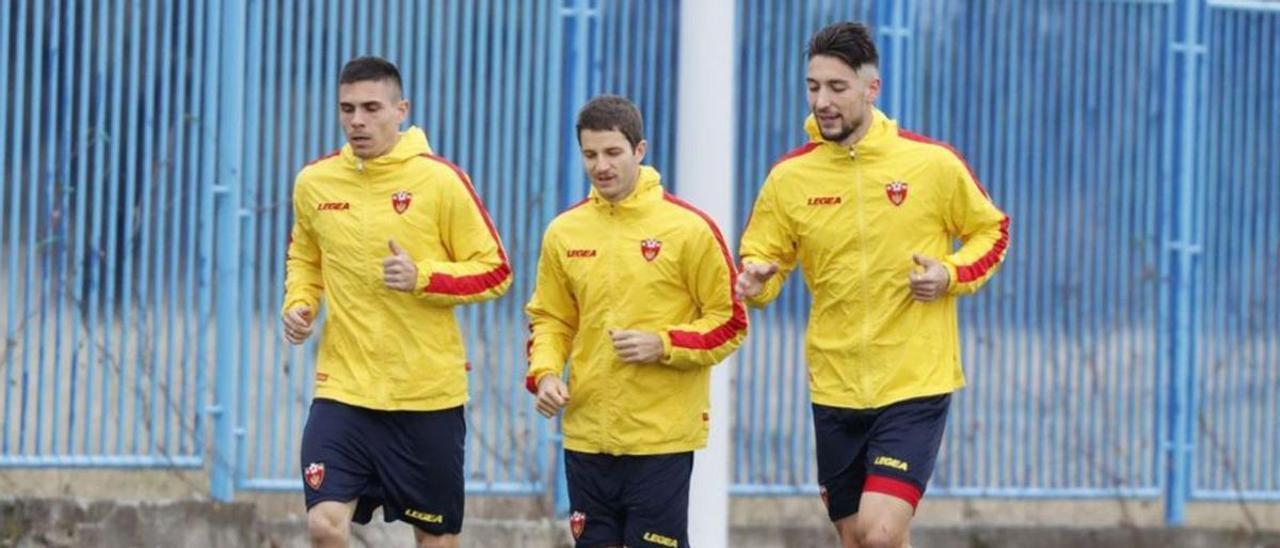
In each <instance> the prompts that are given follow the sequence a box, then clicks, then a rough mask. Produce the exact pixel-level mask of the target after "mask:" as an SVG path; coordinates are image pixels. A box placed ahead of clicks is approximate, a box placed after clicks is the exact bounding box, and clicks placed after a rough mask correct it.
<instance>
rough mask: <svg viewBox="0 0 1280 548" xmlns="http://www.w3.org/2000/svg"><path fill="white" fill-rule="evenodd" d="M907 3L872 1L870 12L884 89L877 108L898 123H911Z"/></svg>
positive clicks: (909, 23) (899, 0) (909, 34)
mask: <svg viewBox="0 0 1280 548" xmlns="http://www.w3.org/2000/svg"><path fill="white" fill-rule="evenodd" d="M909 9H910V2H903V1H901V0H875V3H874V4H872V9H871V19H872V20H871V21H870V22H869V23H870V24H871V25H872V31H873V32H874V33H875V39H876V47H877V48H878V49H879V50H880V76H881V79H882V81H883V82H884V84H883V85H884V88H883V89H882V91H881V95H880V107H881V108H882V109H883V110H884V111H885V112H886V113H887V114H888V115H889V117H890V118H895V119H897V120H898V122H899V123H902V124H904V125H905V124H908V123H909V122H910V121H911V120H910V118H911V112H910V110H911V105H912V104H913V101H911V97H912V96H911V95H910V94H911V93H912V92H913V88H914V86H913V85H912V84H913V83H914V82H913V81H912V80H913V79H912V78H911V75H910V69H909V68H908V66H909V65H908V63H909V62H910V60H911V53H910V51H911V49H910V40H909V39H910V38H911V20H910V17H909V16H908V10H909Z"/></svg>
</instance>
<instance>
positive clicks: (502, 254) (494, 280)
mask: <svg viewBox="0 0 1280 548" xmlns="http://www.w3.org/2000/svg"><path fill="white" fill-rule="evenodd" d="M421 156H422V157H424V158H427V159H430V160H435V161H437V162H440V163H442V164H444V165H446V166H449V168H450V169H452V170H453V172H454V173H455V174H457V176H458V182H460V183H462V186H463V187H464V188H466V189H467V193H468V194H470V195H471V200H472V202H474V203H475V206H476V209H477V210H478V211H480V217H481V218H483V219H484V225H485V227H486V228H488V229H489V236H490V237H492V238H493V242H494V243H495V244H497V246H498V258H499V259H501V260H502V264H500V265H498V266H496V267H493V268H492V269H490V270H489V271H487V272H481V273H479V274H471V275H468V276H450V275H448V274H439V273H434V274H432V275H431V280H430V281H428V282H427V286H426V287H424V288H422V290H423V291H427V292H431V293H441V294H445V295H474V294H476V293H483V292H484V291H487V290H489V289H492V288H494V287H497V286H499V285H501V284H502V283H503V282H505V281H506V280H507V278H509V277H510V276H511V265H510V264H508V263H507V252H506V250H504V249H503V248H502V239H501V238H499V237H498V231H497V230H496V229H494V228H493V221H492V220H491V219H490V218H489V211H488V210H487V209H485V207H484V202H482V201H481V200H480V196H479V195H477V194H476V189H475V187H472V186H471V179H470V178H468V177H467V174H466V172H464V171H462V168H460V167H458V166H456V165H454V164H453V163H451V162H449V161H448V160H445V159H444V158H441V157H439V156H436V155H434V154H422V155H421Z"/></svg>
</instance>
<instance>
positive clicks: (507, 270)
mask: <svg viewBox="0 0 1280 548" xmlns="http://www.w3.org/2000/svg"><path fill="white" fill-rule="evenodd" d="M448 179H450V180H448V181H445V182H444V185H443V188H442V190H441V192H440V197H441V200H440V204H439V208H440V209H439V215H440V238H441V240H442V241H443V242H444V247H445V250H446V251H447V252H448V254H449V259H450V260H447V261H436V260H421V261H418V262H417V266H418V287H420V288H422V289H421V291H418V292H417V295H418V296H419V297H420V298H422V299H424V300H426V301H427V302H429V303H431V304H435V305H440V306H450V305H457V304H466V303H477V302H482V301H487V300H490V299H496V298H498V297H500V296H502V295H503V294H504V293H506V292H507V289H508V288H510V287H511V265H510V264H509V263H508V262H507V254H506V251H505V250H503V248H502V240H501V239H500V238H499V237H498V231H497V230H495V229H494V228H493V221H491V220H490V219H489V212H488V211H487V210H485V207H484V204H483V203H481V201H480V196H478V195H477V194H476V191H475V189H474V188H473V187H472V186H471V181H470V180H469V179H468V178H467V176H466V175H465V174H463V173H461V172H458V173H456V174H451V175H449V176H448Z"/></svg>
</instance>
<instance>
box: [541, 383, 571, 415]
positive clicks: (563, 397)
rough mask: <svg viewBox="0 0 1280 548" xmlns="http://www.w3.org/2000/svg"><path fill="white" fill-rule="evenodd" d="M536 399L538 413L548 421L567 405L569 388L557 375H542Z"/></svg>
mask: <svg viewBox="0 0 1280 548" xmlns="http://www.w3.org/2000/svg"><path fill="white" fill-rule="evenodd" d="M537 399H538V401H537V407H538V413H540V414H541V415H542V416H544V417H546V418H548V419H549V418H551V417H554V416H556V413H559V412H560V410H561V409H564V406H566V405H569V387H568V386H565V385H564V381H562V380H560V376H559V375H554V374H553V375H543V376H542V379H541V380H539V381H538V395H537Z"/></svg>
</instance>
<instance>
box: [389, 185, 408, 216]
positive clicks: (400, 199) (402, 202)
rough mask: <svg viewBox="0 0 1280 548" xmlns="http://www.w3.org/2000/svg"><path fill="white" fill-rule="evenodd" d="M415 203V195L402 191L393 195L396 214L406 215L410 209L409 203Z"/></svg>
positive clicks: (392, 205)
mask: <svg viewBox="0 0 1280 548" xmlns="http://www.w3.org/2000/svg"><path fill="white" fill-rule="evenodd" d="M411 201H413V194H410V193H408V192H406V191H403V190H401V191H400V192H397V193H395V194H392V195H391V207H393V208H395V210H396V213H404V210H406V209H409V202H411Z"/></svg>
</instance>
